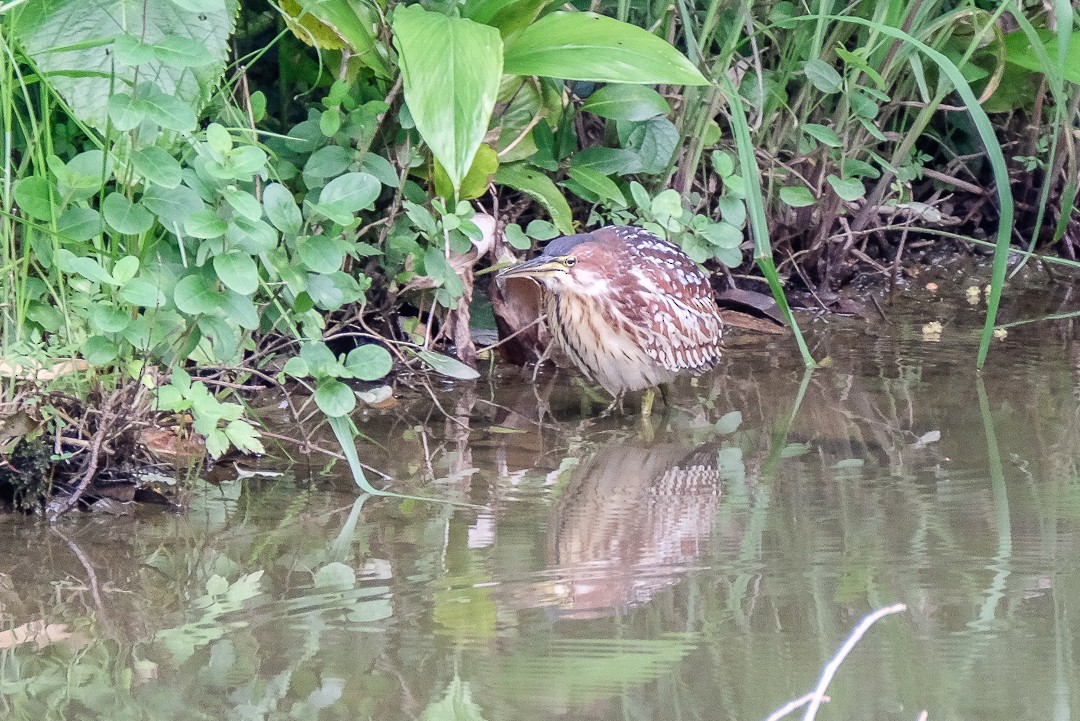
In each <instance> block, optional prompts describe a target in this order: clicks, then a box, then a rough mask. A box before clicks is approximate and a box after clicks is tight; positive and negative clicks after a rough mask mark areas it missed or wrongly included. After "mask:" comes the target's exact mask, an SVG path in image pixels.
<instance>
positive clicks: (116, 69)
mask: <svg viewBox="0 0 1080 721" xmlns="http://www.w3.org/2000/svg"><path fill="white" fill-rule="evenodd" d="M207 6H208V7H207V9H205V10H203V11H202V12H199V13H192V12H185V11H184V10H183V9H181V8H180V7H179V6H177V5H176V4H175V3H174V2H173V1H172V0H34V2H28V3H24V4H22V5H20V6H18V7H17V8H16V9H15V10H14V11H13V12H14V13H15V14H14V22H13V23H12V25H11V28H12V33H13V35H14V36H15V37H16V39H17V40H18V42H19V44H20V45H21V46H22V48H23V50H24V51H25V52H26V54H27V56H28V57H29V58H30V60H31V61H32V62H33V63H34V65H35V66H36V68H37V70H38V71H39V72H40V73H41V74H42V75H43V76H44V77H45V78H46V79H47V80H48V81H49V83H50V84H51V85H52V86H53V87H54V88H56V90H57V91H58V92H59V93H60V95H62V96H63V97H64V100H66V101H67V103H68V105H70V106H71V110H72V112H73V113H74V114H75V117H77V118H78V119H80V120H82V121H84V122H86V123H88V124H90V125H92V126H94V127H96V128H98V129H99V130H104V129H105V126H106V123H107V118H108V112H107V103H108V101H109V96H110V95H111V94H112V93H114V92H120V91H128V92H130V91H131V89H132V87H133V86H134V85H135V81H136V78H138V81H139V82H144V81H150V82H151V83H153V84H154V85H155V86H156V87H157V89H158V90H160V91H161V93H163V94H164V95H166V96H175V97H176V98H179V99H181V100H183V101H184V103H185V104H187V105H188V106H190V107H191V108H193V109H195V110H196V111H197V110H198V109H200V108H201V107H202V106H203V105H204V104H205V103H206V102H207V101H208V100H209V99H210V95H211V93H212V92H213V91H214V89H215V88H216V87H217V84H218V82H219V80H220V79H221V75H222V72H223V71H224V69H225V59H226V56H227V55H228V51H229V47H228V39H229V36H230V35H231V34H232V30H233V25H234V22H233V21H234V19H235V16H236V11H237V0H208V2H207ZM132 36H138V38H137V39H138V43H137V45H138V47H143V48H145V49H146V50H147V52H145V53H143V55H144V56H145V58H146V62H145V63H144V64H142V65H139V66H137V67H136V66H133V65H126V64H124V63H122V62H120V60H119V59H118V58H117V57H116V53H114V52H113V51H114V48H115V47H116V45H115V43H117V42H118V41H119V42H120V44H121V46H124V45H125V44H126V45H131V44H132V43H131V37H132ZM178 41H180V42H183V41H189V42H188V44H189V45H190V44H192V43H198V45H199V46H200V47H201V49H202V52H203V54H204V55H203V57H205V59H206V63H205V64H202V65H199V66H197V67H190V62H189V61H188V60H184V61H183V62H178V61H177V60H176V59H175V53H172V52H169V51H170V49H171V48H172V46H173V45H174V44H176V43H177V42H178ZM129 59H131V57H129Z"/></svg>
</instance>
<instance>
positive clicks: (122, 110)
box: [106, 92, 146, 132]
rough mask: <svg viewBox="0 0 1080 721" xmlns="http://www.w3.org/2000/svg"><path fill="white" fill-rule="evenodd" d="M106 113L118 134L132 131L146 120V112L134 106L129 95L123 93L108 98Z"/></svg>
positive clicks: (133, 101) (133, 100)
mask: <svg viewBox="0 0 1080 721" xmlns="http://www.w3.org/2000/svg"><path fill="white" fill-rule="evenodd" d="M106 112H107V114H108V117H109V119H110V120H112V124H113V127H114V128H116V129H117V130H119V131H120V132H127V131H128V130H134V129H135V128H137V127H139V123H141V122H142V121H143V119H145V118H146V112H145V111H144V110H143V109H142V108H141V107H139V106H138V105H136V103H135V99H134V98H132V97H131V95H130V93H125V92H120V93H117V94H116V95H113V96H112V97H111V98H109V100H108V103H106Z"/></svg>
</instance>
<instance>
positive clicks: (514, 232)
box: [504, 223, 532, 250]
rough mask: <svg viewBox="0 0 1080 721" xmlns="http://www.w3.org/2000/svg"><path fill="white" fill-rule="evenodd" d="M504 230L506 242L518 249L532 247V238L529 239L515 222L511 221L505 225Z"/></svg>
mask: <svg viewBox="0 0 1080 721" xmlns="http://www.w3.org/2000/svg"><path fill="white" fill-rule="evenodd" d="M504 232H505V234H506V242H507V243H509V244H510V245H512V246H513V247H515V248H517V249H518V250H528V249H529V248H531V247H532V240H530V239H529V236H527V235H525V231H523V230H522V229H521V226H520V225H518V224H517V223H511V224H510V225H508V226H506V230H505V231H504Z"/></svg>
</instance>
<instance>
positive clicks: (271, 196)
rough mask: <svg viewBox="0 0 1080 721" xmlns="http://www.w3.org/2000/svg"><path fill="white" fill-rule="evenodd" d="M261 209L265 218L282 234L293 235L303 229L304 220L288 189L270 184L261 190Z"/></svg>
mask: <svg viewBox="0 0 1080 721" xmlns="http://www.w3.org/2000/svg"><path fill="white" fill-rule="evenodd" d="M263 209H264V210H266V217H267V218H268V219H269V220H270V222H271V223H273V224H274V227H275V228H277V229H278V230H280V231H281V232H282V233H290V234H292V235H295V234H297V233H299V232H300V228H301V227H303V223H304V218H303V216H302V215H301V214H300V208H299V207H297V205H296V200H294V199H293V196H292V193H290V192H289V189H288V188H286V187H285V186H284V185H281V184H280V183H271V184H270V185H268V186H266V188H265V189H264V190H263Z"/></svg>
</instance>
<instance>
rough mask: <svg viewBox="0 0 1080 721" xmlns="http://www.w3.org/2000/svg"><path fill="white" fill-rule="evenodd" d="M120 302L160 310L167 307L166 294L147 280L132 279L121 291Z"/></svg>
mask: <svg viewBox="0 0 1080 721" xmlns="http://www.w3.org/2000/svg"><path fill="white" fill-rule="evenodd" d="M119 295H120V300H122V301H124V302H125V303H130V304H131V305H137V306H140V307H142V308H160V307H161V306H163V305H165V293H164V292H163V291H162V290H161V289H160V288H159V287H158V286H157V285H156V284H154V283H152V282H151V281H149V280H146V279H145V278H132V279H131V280H129V281H128V282H127V283H125V284H124V287H123V288H121V289H120V294H119Z"/></svg>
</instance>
